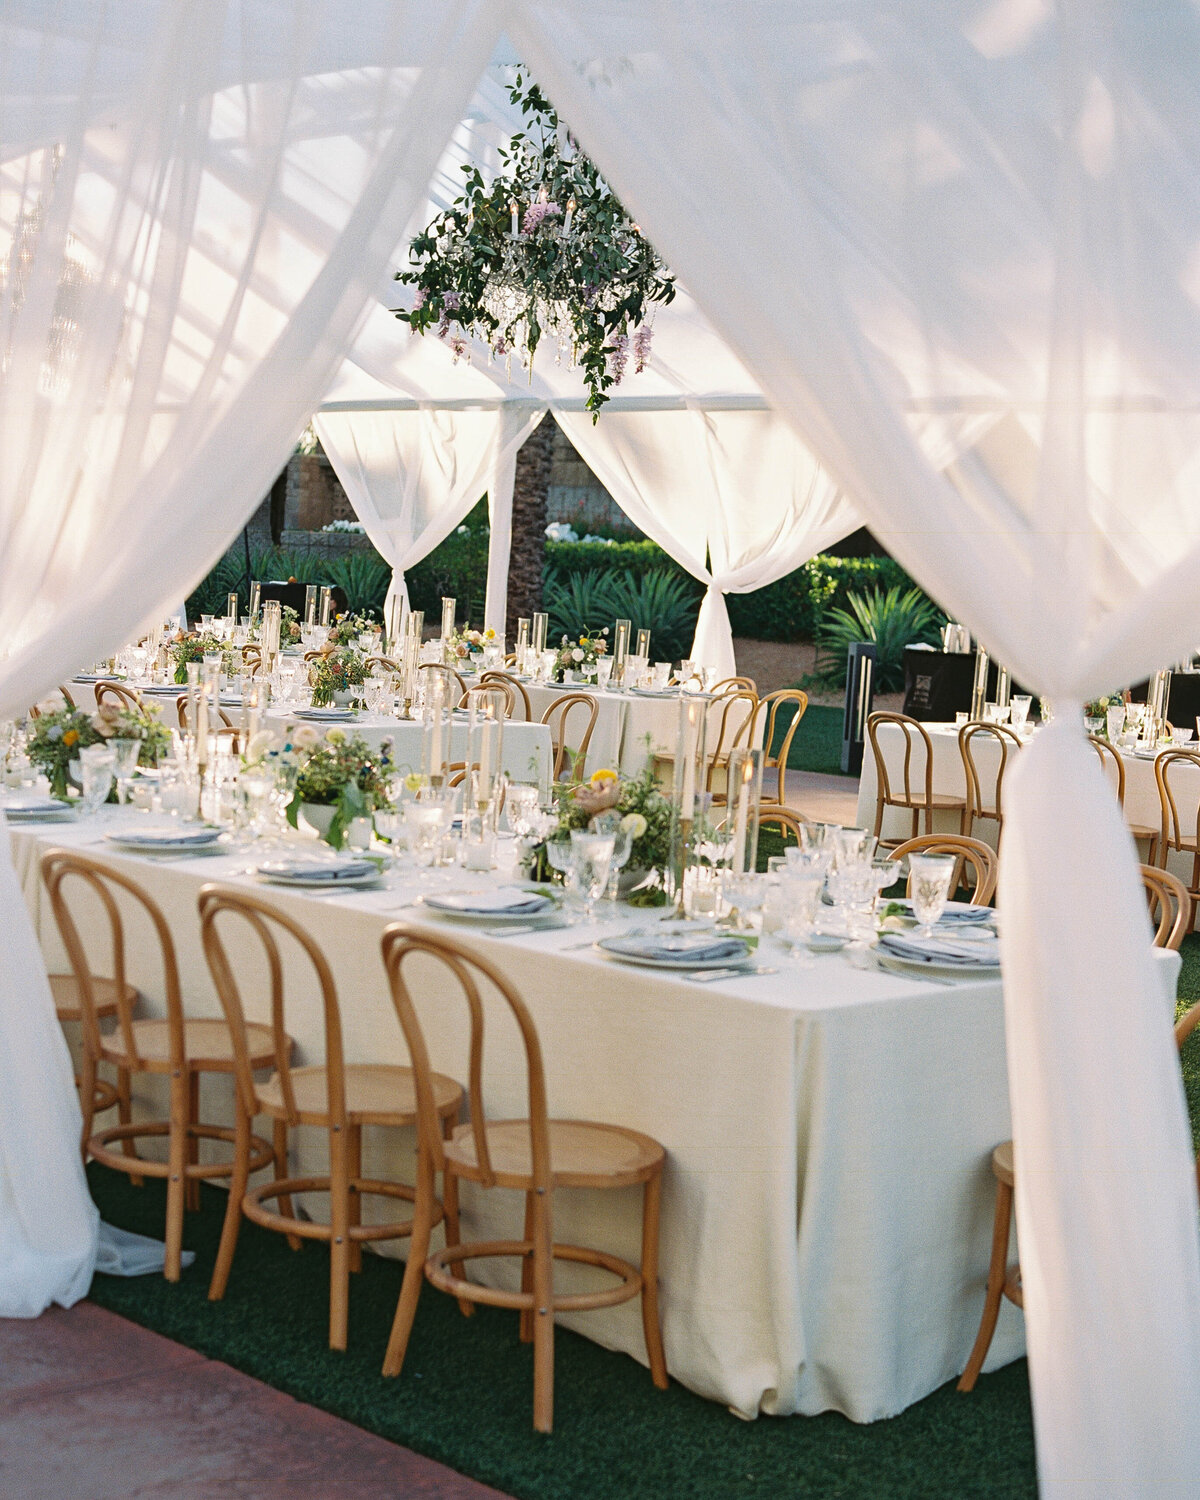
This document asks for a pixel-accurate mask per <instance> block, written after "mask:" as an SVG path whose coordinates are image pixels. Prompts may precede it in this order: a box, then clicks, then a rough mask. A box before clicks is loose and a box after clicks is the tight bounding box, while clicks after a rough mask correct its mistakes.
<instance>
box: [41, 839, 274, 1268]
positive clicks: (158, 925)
mask: <svg viewBox="0 0 1200 1500" xmlns="http://www.w3.org/2000/svg"><path fill="white" fill-rule="evenodd" d="M42 875H43V878H44V879H45V882H46V888H47V890H48V891H49V894H50V905H51V909H52V910H53V912H54V917H55V921H56V922H57V923H58V929H59V932H60V933H61V934H62V939H63V944H64V946H65V947H66V950H67V954H68V956H69V958H70V961H71V969H72V972H73V973H74V976H75V982H76V986H77V993H78V996H79V1001H80V1006H79V1009H80V1015H81V1019H82V1021H83V1086H82V1089H81V1091H80V1092H81V1103H82V1106H83V1138H84V1142H85V1153H86V1155H88V1156H91V1157H94V1158H95V1160H96V1161H98V1162H102V1163H103V1164H104V1165H105V1166H106V1167H113V1168H115V1169H116V1170H117V1171H120V1172H125V1173H127V1174H128V1175H129V1176H130V1177H132V1178H134V1179H135V1180H136V1179H140V1178H142V1177H164V1178H166V1181H167V1222H166V1236H165V1238H166V1258H165V1264H164V1268H163V1273H164V1275H165V1276H166V1279H167V1280H168V1281H178V1280H179V1272H180V1264H181V1254H182V1249H183V1215H184V1209H185V1207H198V1206H199V1203H198V1192H199V1184H200V1182H201V1181H202V1180H204V1179H209V1178H216V1179H219V1178H222V1177H231V1176H232V1175H233V1173H234V1164H233V1163H232V1162H201V1161H200V1159H199V1155H200V1142H201V1141H202V1140H211V1141H225V1142H228V1143H230V1144H234V1143H235V1133H234V1132H233V1131H232V1130H228V1129H226V1128H225V1127H224V1126H219V1125H205V1124H202V1123H201V1121H200V1077H201V1074H203V1073H232V1072H233V1067H234V1043H233V1038H232V1036H231V1035H230V1031H229V1027H228V1026H227V1025H226V1024H225V1022H224V1021H215V1020H192V1019H189V1018H188V1017H186V1016H185V1015H184V1013H183V1001H182V998H181V995H180V987H179V968H178V964H177V962H176V958H175V943H174V939H173V938H172V936H171V931H170V928H169V927H168V926H167V922H166V919H165V917H164V916H163V914H162V911H161V909H160V908H159V907H158V905H157V904H156V903H155V902H154V901H153V900H152V899H151V898H150V897H149V896H148V895H147V894H146V892H145V891H144V890H143V889H142V888H141V886H140V885H138V884H137V882H136V881H134V880H131V879H130V878H129V876H127V875H123V874H120V873H119V872H118V871H116V870H114V869H111V868H110V867H109V866H107V865H104V864H102V863H101V862H100V861H99V860H96V859H93V858H91V857H90V856H89V855H85V854H77V853H75V852H74V851H70V850H66V849H51V850H49V851H48V852H47V853H46V854H45V855H43V857H42ZM68 881H72V882H77V883H78V887H79V888H80V889H81V891H86V892H87V893H88V894H89V895H90V896H91V897H92V898H94V899H95V900H97V901H98V902H99V903H100V905H101V907H102V908H103V910H104V913H105V915H106V916H107V919H108V923H109V927H110V930H111V932H112V940H113V951H114V953H118V952H122V953H123V952H124V929H123V924H122V916H121V909H120V906H119V905H118V897H119V896H120V897H123V898H125V900H126V901H127V902H132V903H133V906H134V909H135V911H136V912H139V914H140V915H142V916H145V917H146V918H148V919H149V922H150V925H151V927H152V928H153V930H154V934H155V937H156V938H157V942H158V948H159V952H160V954H161V957H162V970H163V982H164V991H165V1001H166V1016H165V1017H164V1018H163V1019H161V1020H159V1019H148V1018H147V1019H140V1020H139V1019H135V1018H134V1015H133V1005H132V1003H131V1002H130V999H129V990H128V986H126V987H125V988H123V989H120V990H118V991H117V992H116V997H115V998H116V1006H117V1017H116V1019H117V1025H116V1028H115V1029H114V1030H113V1031H110V1032H108V1033H107V1034H105V1033H103V1032H102V1031H101V1030H100V1021H101V1014H100V997H99V995H98V994H97V991H96V988H95V986H94V985H93V982H92V973H91V967H90V965H89V963H88V959H87V954H86V952H85V950H84V945H83V940H82V938H81V937H80V933H79V927H78V925H77V924H76V921H75V917H74V915H73V913H72V909H71V903H70V902H69V901H68V899H67V896H66V893H65V890H64V887H65V886H66V885H67V882H68ZM101 993H103V992H101ZM290 1047H291V1042H290V1041H289V1039H288V1038H287V1037H286V1036H283V1035H282V1034H281V1033H280V1034H279V1035H273V1034H272V1032H271V1031H270V1030H269V1029H268V1028H266V1027H264V1026H255V1027H252V1028H250V1029H249V1031H248V1035H247V1048H248V1052H249V1056H250V1058H251V1060H252V1065H253V1066H254V1067H256V1068H264V1067H268V1066H274V1065H275V1061H276V1052H277V1048H278V1050H280V1051H282V1052H285V1053H286V1052H287V1050H288V1049H290ZM102 1062H104V1063H111V1064H112V1065H113V1066H114V1067H116V1068H117V1069H123V1070H124V1071H125V1072H126V1073H128V1074H131V1075H132V1074H135V1073H149V1074H157V1075H159V1076H162V1077H166V1078H168V1079H169V1080H170V1113H169V1118H168V1119H166V1120H155V1121H146V1122H142V1123H140V1124H125V1123H122V1124H120V1125H115V1126H111V1127H110V1128H108V1129H107V1130H101V1131H99V1132H97V1133H96V1134H95V1135H93V1134H92V1116H93V1113H94V1110H93V1102H92V1101H93V1098H94V1091H95V1080H96V1067H97V1065H98V1064H99V1063H102ZM164 1136H165V1137H166V1141H167V1160H166V1161H165V1162H163V1161H155V1160H151V1159H149V1158H147V1157H143V1156H139V1155H137V1154H127V1152H126V1149H125V1148H126V1143H127V1142H133V1141H137V1140H139V1139H141V1138H143V1137H160V1138H161V1137H164ZM117 1145H119V1146H120V1147H121V1148H122V1149H121V1150H120V1151H117V1150H114V1149H113V1148H114V1146H117ZM238 1150H239V1154H244V1155H245V1157H246V1159H247V1160H248V1162H249V1164H250V1166H249V1169H250V1170H251V1171H258V1170H259V1169H260V1168H262V1167H267V1166H270V1165H271V1163H272V1162H273V1161H274V1160H275V1153H274V1151H273V1149H272V1147H271V1146H270V1145H269V1144H268V1143H267V1142H266V1141H263V1140H260V1139H258V1137H256V1136H249V1135H247V1138H246V1140H245V1142H244V1143H242V1144H240V1145H239V1146H238ZM189 1190H190V1191H189Z"/></svg>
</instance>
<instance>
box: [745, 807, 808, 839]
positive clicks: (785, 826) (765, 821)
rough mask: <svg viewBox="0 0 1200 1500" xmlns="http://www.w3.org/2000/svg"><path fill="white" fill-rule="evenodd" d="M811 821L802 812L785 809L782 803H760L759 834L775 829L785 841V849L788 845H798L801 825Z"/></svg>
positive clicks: (790, 808) (789, 808)
mask: <svg viewBox="0 0 1200 1500" xmlns="http://www.w3.org/2000/svg"><path fill="white" fill-rule="evenodd" d="M811 821H812V820H811V818H806V817H805V816H804V814H803V813H802V812H797V811H796V810H795V808H792V807H784V806H783V805H782V804H781V803H777V802H761V803H759V807H758V828H759V832H760V833H761V832H762V830H763V829H764V828H772V829H774V830H775V831H776V832H777V833H778V835H779V837H780V838H781V839H782V840H783V843H784V845H785V847H786V845H788V844H798V843H799V842H800V827H801V824H803V823H809V822H811Z"/></svg>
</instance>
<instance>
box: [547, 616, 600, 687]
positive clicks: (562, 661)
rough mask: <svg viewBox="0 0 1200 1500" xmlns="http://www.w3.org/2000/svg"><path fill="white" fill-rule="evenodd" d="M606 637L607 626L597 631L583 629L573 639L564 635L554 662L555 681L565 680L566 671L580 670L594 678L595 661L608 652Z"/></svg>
mask: <svg viewBox="0 0 1200 1500" xmlns="http://www.w3.org/2000/svg"><path fill="white" fill-rule="evenodd" d="M607 637H608V627H607V626H605V628H604V629H603V630H601V631H600V632H599V633H596V632H595V631H591V630H588V631H585V632H584V634H583V635H581V636H580V637H579V639H578V640H575V641H573V640H572V639H571V638H570V636H566V635H564V636H563V638H562V644H561V645H560V646H559V648H558V657H557V659H556V660H555V663H554V679H555V681H556V682H565V681H566V674H567V673H568V672H582V673H583V674H584V675H585V676H586V677H590V678H591V679H592V680H595V676H596V663H597V662H598V661H599V660H600V658H601V657H602V656H605V655H606V654H607V653H608V640H607Z"/></svg>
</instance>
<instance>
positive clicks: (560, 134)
mask: <svg viewBox="0 0 1200 1500" xmlns="http://www.w3.org/2000/svg"><path fill="white" fill-rule="evenodd" d="M509 98H510V99H511V100H512V102H513V103H514V104H516V105H518V106H519V107H520V109H521V112H522V113H523V115H524V116H525V123H526V128H525V130H524V131H523V132H522V133H520V134H518V135H514V136H513V137H512V138H511V139H510V140H509V143H508V146H507V147H506V148H501V151H500V158H501V161H502V163H503V167H502V170H501V173H500V175H499V176H497V177H496V178H495V179H494V180H493V181H492V182H491V183H490V184H489V183H487V182H486V181H485V180H484V178H483V176H482V174H481V173H480V171H479V169H478V167H476V166H475V165H474V164H467V165H465V166H464V167H463V171H464V173H465V176H466V182H465V184H464V188H463V192H462V195H461V196H460V197H458V198H456V199H455V201H454V204H453V206H452V207H451V208H448V209H447V210H446V211H445V212H444V213H442V214H439V215H438V217H437V218H436V219H434V221H433V222H432V223H431V224H430V225H429V226H428V227H427V228H426V229H425V231H424V232H423V233H422V234H419V235H417V236H416V238H415V239H414V240H413V241H412V244H411V246H410V260H411V268H410V269H409V270H406V271H398V272H397V273H396V280H397V281H400V282H403V283H405V284H406V285H409V286H412V287H415V288H416V295H415V297H414V299H413V305H412V307H411V309H399V310H397V311H396V316H397V317H398V318H400V319H401V320H402V321H404V322H406V323H407V324H408V325H409V326H410V328H411V329H412V331H413V332H414V333H420V334H424V333H427V332H428V331H429V330H430V329H434V328H436V330H437V335H438V337H439V338H441V339H443V340H444V341H446V342H447V344H448V345H449V347H450V349H451V351H452V352H453V354H454V357H455V359H456V360H457V359H459V358H462V357H463V356H467V357H469V349H468V345H467V342H466V339H467V337H468V336H473V337H475V338H477V339H479V340H481V341H482V342H483V343H484V344H486V345H487V347H488V348H489V350H490V351H491V355H492V356H493V357H497V358H503V359H505V360H506V362H510V361H511V358H512V355H513V354H514V353H517V354H518V355H519V356H520V357H522V358H523V359H524V360H526V361H527V362H528V364H529V368H530V369H531V370H532V368H533V358H534V355H535V354H536V352H537V349H538V345H539V344H540V343H541V340H542V337H543V334H546V333H549V334H550V335H551V336H552V337H555V338H556V339H557V342H558V345H559V357H560V358H561V357H562V355H563V354H564V353H566V354H568V355H569V357H570V358H571V360H572V362H573V363H576V364H578V365H579V366H581V368H582V370H583V376H584V380H585V382H586V384H587V387H588V391H589V395H588V401H587V406H588V410H589V411H590V412H592V414H593V415H592V420H593V421H595V420H596V414H597V413H598V412H599V410H600V408H601V407H602V406H603V405H604V403H605V401H607V400H608V399H609V398H608V395H607V394H606V393H607V392H608V391H609V389H610V388H611V387H612V386H614V385H616V384H618V383H619V381H620V380H621V377H622V376H623V374H624V373H625V366H626V363H627V361H628V359H629V357H630V354H631V353H632V356H633V359H634V362H635V368H636V370H638V371H640V370H641V369H643V368H644V366H645V363H646V361H647V359H648V358H649V353H650V325H649V323H647V322H646V319H647V317H648V315H649V314H650V313H651V312H652V310H653V305H654V304H656V303H660V302H661V303H666V302H670V301H671V300H672V298H673V297H674V296H675V279H674V277H673V276H672V275H671V273H670V272H669V271H668V270H667V268H666V266H665V265H664V264H663V262H662V260H661V259H660V258H659V256H658V253H657V252H656V251H655V249H654V247H653V246H652V245H651V244H650V242H649V241H648V240H647V239H645V237H644V236H643V235H642V233H641V231H640V230H639V228H638V226H637V225H636V224H635V223H634V222H633V220H632V219H631V218H630V217H629V215H628V214H627V213H626V211H625V209H624V208H623V207H622V206H621V203H620V201H619V200H618V198H617V197H616V195H615V194H614V193H613V191H612V189H611V188H610V187H609V186H608V184H607V182H605V180H604V179H603V177H601V175H600V173H599V172H598V171H597V170H596V167H595V166H594V165H593V163H592V162H591V161H589V160H588V158H587V157H586V156H584V155H583V153H582V152H580V151H579V150H577V149H576V148H575V146H574V142H573V140H572V139H571V137H570V136H569V134H568V133H567V132H566V130H565V128H564V127H562V126H560V123H559V118H558V115H557V113H556V112H555V110H554V109H553V108H552V107H551V105H550V103H549V102H548V100H547V99H546V98H545V96H544V95H543V94H542V92H541V91H540V89H538V87H537V85H536V84H532V83H531V84H529V85H527V86H526V85H524V84H523V82H522V79H521V77H520V75H519V74H518V75H517V78H516V82H515V83H514V85H513V86H512V88H511V89H510V90H509Z"/></svg>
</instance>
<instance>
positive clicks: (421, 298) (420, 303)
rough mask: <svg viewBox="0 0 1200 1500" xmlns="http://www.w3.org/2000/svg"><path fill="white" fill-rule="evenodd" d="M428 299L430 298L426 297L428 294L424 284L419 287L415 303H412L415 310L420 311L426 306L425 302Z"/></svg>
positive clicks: (414, 298)
mask: <svg viewBox="0 0 1200 1500" xmlns="http://www.w3.org/2000/svg"><path fill="white" fill-rule="evenodd" d="M427 300H428V299H427V298H426V295H425V288H424V287H423V286H419V287H418V288H417V291H416V295H415V296H414V297H413V305H412V310H413V312H419V311H420V310H421V308H423V307H424V306H425V303H426V301H427Z"/></svg>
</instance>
